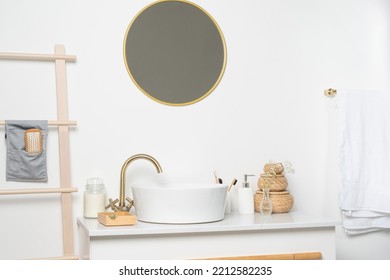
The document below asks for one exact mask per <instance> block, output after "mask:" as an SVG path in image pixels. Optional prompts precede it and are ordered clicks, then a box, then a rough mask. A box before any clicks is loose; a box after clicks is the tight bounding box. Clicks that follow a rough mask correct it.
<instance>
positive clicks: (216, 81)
mask: <svg viewBox="0 0 390 280" xmlns="http://www.w3.org/2000/svg"><path fill="white" fill-rule="evenodd" d="M167 2H176V3H182V4H186V5H191V7H195V8H197V9H198V10H199V11H200V12H202V13H203V14H204V15H205V16H207V18H208V19H209V20H210V21H211V23H212V25H213V26H214V27H215V29H216V33H218V35H219V38H217V39H215V40H218V41H219V40H220V44H221V45H222V46H220V49H218V50H219V52H221V51H223V54H219V55H221V56H223V59H220V60H219V61H220V62H221V61H222V63H219V64H218V65H217V66H216V67H217V68H218V71H215V73H213V75H215V76H217V75H218V76H217V79H210V83H209V84H211V83H213V84H212V86H211V87H207V90H206V91H202V92H200V91H199V92H198V93H199V94H196V95H197V96H196V98H195V99H193V100H188V101H185V102H172V101H169V102H168V101H166V100H162V98H158V97H156V96H155V94H153V93H151V92H149V91H148V90H146V89H144V87H143V86H141V85H140V83H139V82H138V81H137V79H136V78H135V77H134V75H133V73H132V70H131V69H130V68H131V67H130V66H129V62H128V57H127V50H126V46H127V40H128V38H129V32H130V31H131V28H132V27H133V25H134V22H136V20H137V19H138V18H139V17H140V15H142V14H143V13H144V12H145V11H147V10H148V9H149V8H151V7H154V6H155V5H159V4H164V3H167ZM123 57H124V62H125V66H126V69H127V72H128V74H129V76H130V78H131V79H132V81H133V82H134V83H135V85H136V86H137V87H138V88H139V89H140V90H141V92H143V93H144V94H145V95H146V96H148V97H149V98H151V99H152V100H154V101H156V102H159V103H162V104H165V105H171V106H184V105H190V104H194V103H196V102H198V101H200V100H202V99H204V98H205V97H207V96H208V95H209V94H210V93H211V92H212V91H213V90H214V89H215V88H216V87H217V85H218V84H219V83H220V81H221V79H222V76H223V74H224V72H225V68H226V60H227V53H226V42H225V38H224V36H223V33H222V30H221V28H220V27H219V25H218V24H217V22H216V21H215V20H214V18H213V17H212V16H211V15H210V14H209V13H208V12H207V11H206V10H204V9H203V8H202V7H200V6H198V5H197V4H194V3H192V2H189V1H186V0H160V1H156V2H153V3H151V4H149V5H147V6H146V7H144V8H143V9H142V10H141V11H139V12H138V13H137V14H136V16H135V17H134V18H133V19H132V21H131V22H130V24H129V26H128V27H127V30H126V33H125V37H124V42H123ZM130 57H131V56H130ZM138 65H139V64H138ZM219 67H220V70H219ZM205 88H206V86H205ZM177 94H179V93H177ZM190 98H191V97H190Z"/></svg>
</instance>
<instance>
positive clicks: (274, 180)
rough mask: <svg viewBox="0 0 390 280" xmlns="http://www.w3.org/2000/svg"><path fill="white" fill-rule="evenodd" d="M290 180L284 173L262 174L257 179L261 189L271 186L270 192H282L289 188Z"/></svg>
mask: <svg viewBox="0 0 390 280" xmlns="http://www.w3.org/2000/svg"><path fill="white" fill-rule="evenodd" d="M287 186H288V182H287V179H286V177H285V176H284V174H276V175H273V174H268V173H264V174H260V178H259V180H258V181H257V187H258V188H259V190H260V191H261V190H262V189H263V188H267V187H268V188H269V191H270V192H281V191H284V190H285V189H287Z"/></svg>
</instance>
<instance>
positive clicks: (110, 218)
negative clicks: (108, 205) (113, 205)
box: [98, 212, 137, 226]
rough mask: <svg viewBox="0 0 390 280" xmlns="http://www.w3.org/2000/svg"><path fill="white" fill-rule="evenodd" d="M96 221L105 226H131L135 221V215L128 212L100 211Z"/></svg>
mask: <svg viewBox="0 0 390 280" xmlns="http://www.w3.org/2000/svg"><path fill="white" fill-rule="evenodd" d="M98 221H99V223H101V224H103V225H105V226H131V225H134V224H135V223H136V222H137V217H136V216H135V215H133V214H130V213H128V212H100V213H99V214H98Z"/></svg>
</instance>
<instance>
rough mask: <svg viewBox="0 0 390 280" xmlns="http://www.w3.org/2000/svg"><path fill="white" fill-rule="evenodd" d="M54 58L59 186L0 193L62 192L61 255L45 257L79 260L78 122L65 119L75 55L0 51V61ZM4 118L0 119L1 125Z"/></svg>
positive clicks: (0, 192) (59, 47) (59, 51)
mask: <svg viewBox="0 0 390 280" xmlns="http://www.w3.org/2000/svg"><path fill="white" fill-rule="evenodd" d="M5 59H6V60H32V61H54V63H55V76H56V91H57V120H54V121H48V125H50V126H58V145H59V162H60V187H57V188H35V189H30V188H29V189H2V190H0V195H18V194H48V193H60V194H61V209H62V239H63V256H60V257H49V258H47V259H78V257H77V256H75V253H74V241H73V213H72V192H77V188H74V187H72V184H71V176H70V150H69V126H72V125H77V122H76V121H70V120H68V97H67V86H66V62H74V61H76V56H74V55H66V54H65V47H64V46H63V45H55V46H54V54H26V53H0V60H5ZM4 124H5V121H0V125H4Z"/></svg>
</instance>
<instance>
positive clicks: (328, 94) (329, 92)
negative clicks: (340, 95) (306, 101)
mask: <svg viewBox="0 0 390 280" xmlns="http://www.w3.org/2000/svg"><path fill="white" fill-rule="evenodd" d="M324 94H325V96H326V97H331V98H333V97H335V96H336V95H337V90H336V89H334V88H329V89H326V90H324Z"/></svg>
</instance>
